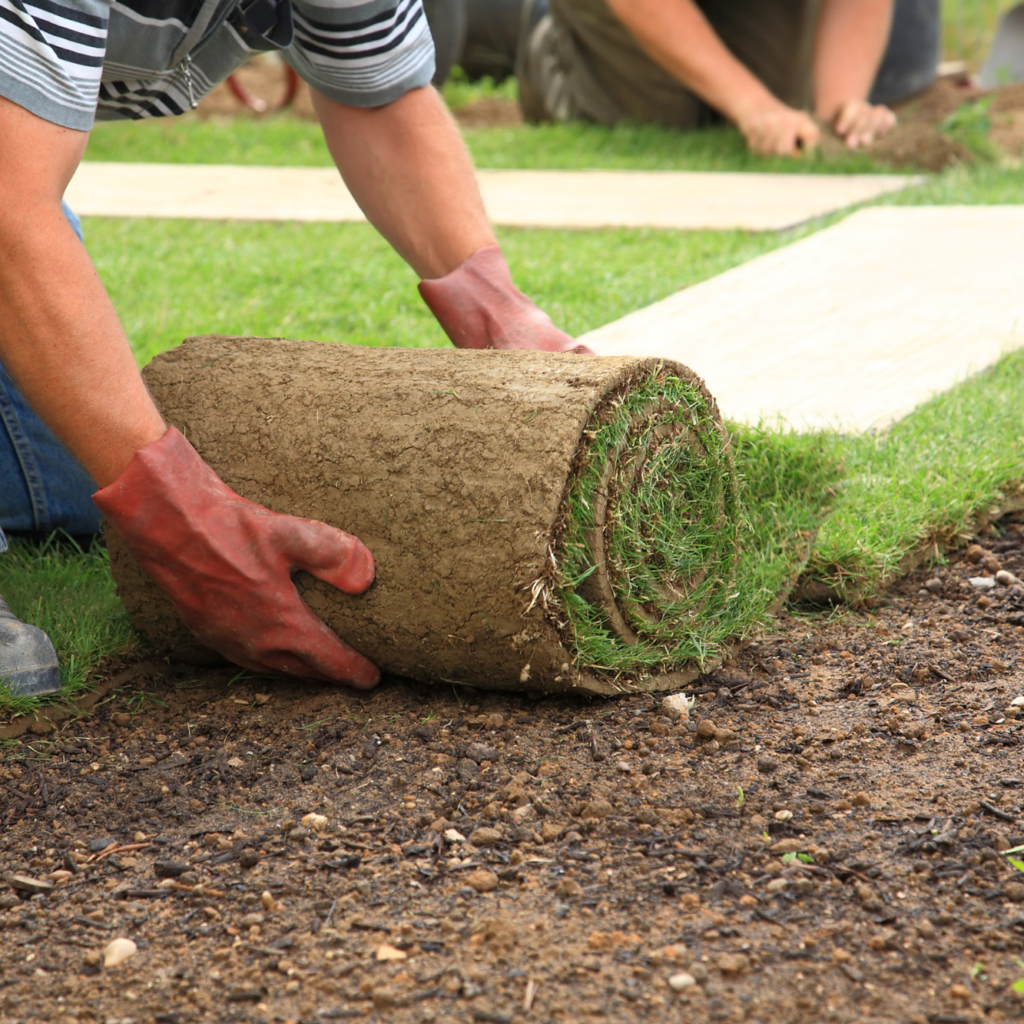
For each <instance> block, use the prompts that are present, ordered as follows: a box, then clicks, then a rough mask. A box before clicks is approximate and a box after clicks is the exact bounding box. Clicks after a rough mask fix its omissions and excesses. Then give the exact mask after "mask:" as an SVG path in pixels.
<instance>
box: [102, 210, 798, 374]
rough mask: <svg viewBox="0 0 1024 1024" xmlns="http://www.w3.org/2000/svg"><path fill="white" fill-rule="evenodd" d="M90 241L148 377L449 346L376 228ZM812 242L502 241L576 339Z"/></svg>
mask: <svg viewBox="0 0 1024 1024" xmlns="http://www.w3.org/2000/svg"><path fill="white" fill-rule="evenodd" d="M84 228H85V238H86V245H87V247H88V249H89V253H90V255H91V256H92V259H93V262H94V263H95V264H96V267H97V270H98V271H99V274H100V277H101V278H102V280H103V281H104V283H105V284H106V286H107V289H108V291H109V293H110V296H111V298H112V300H113V302H114V306H115V307H116V309H117V311H118V313H119V314H120V316H121V320H122V323H123V324H124V327H125V330H126V331H127V333H128V337H129V339H130V341H131V343H132V347H133V349H134V351H135V354H136V357H137V358H138V360H139V362H140V364H145V363H147V362H148V361H149V360H150V359H152V357H153V356H154V355H156V354H157V353H158V352H162V351H165V350H166V349H168V348H171V347H172V346H174V345H178V344H180V342H181V341H182V339H183V338H185V337H188V336H189V335H194V334H238V335H251V336H256V337H291V338H302V339H306V340H313V341H332V342H346V343H349V344H356V345H375V346H392V345H398V346H406V347H414V348H422V347H436V346H439V345H447V344H448V341H447V339H446V337H445V335H444V333H443V332H442V331H441V328H440V327H439V326H438V325H437V322H436V321H435V320H434V318H433V317H432V316H431V314H430V311H429V310H428V309H427V307H426V306H425V305H424V304H423V301H422V300H421V299H420V297H419V293H418V292H417V290H416V282H417V278H416V276H415V274H414V273H413V272H412V271H411V270H410V269H409V267H408V266H407V265H406V264H405V263H404V262H403V261H402V259H401V258H400V257H399V256H398V255H397V254H396V253H395V252H394V250H392V249H391V247H390V246H389V245H388V244H387V242H385V241H384V239H382V238H381V237H380V235H378V234H377V232H376V231H375V230H374V229H373V228H371V227H370V226H369V225H367V224H298V223H292V222H277V223H265V222H232V223H224V222H216V221H184V220H156V219H153V220H142V219H139V220H130V219H104V218H86V219H85V223H84ZM810 230H811V228H803V229H799V230H797V231H793V232H785V233H762V234H753V233H749V232H742V231H695V232H682V231H654V230H649V229H621V230H611V231H568V230H565V231H529V230H516V229H505V230H501V231H499V233H498V234H499V239H500V241H501V245H502V248H503V249H504V251H505V254H506V256H507V257H508V260H509V264H510V265H511V267H512V272H513V275H514V277H515V279H516V282H517V284H518V285H519V287H520V288H522V289H523V290H524V291H525V292H526V293H527V294H529V295H531V296H532V297H533V298H534V299H535V300H536V301H537V302H538V303H539V304H540V305H541V306H542V307H543V308H544V309H546V310H547V311H548V313H549V314H550V315H551V317H552V318H553V319H554V321H555V323H557V324H558V325H559V326H560V327H562V328H563V329H564V330H566V331H568V332H569V333H571V334H573V335H578V334H582V333H583V332H585V331H588V330H591V329H592V328H594V327H598V326H600V325H601V324H604V323H608V322H609V321H611V320H615V319H617V318H618V317H620V316H624V315H625V314H626V313H628V312H630V311H632V310H634V309H640V308H642V307H644V306H647V305H650V304H651V303H652V302H656V301H657V300H659V299H662V298H665V297H666V296H668V295H670V294H672V293H673V292H675V291H678V290H679V289H680V288H684V287H687V286H689V285H693V284H696V283H697V282H698V281H702V280H705V279H707V278H709V277H713V276H715V275H716V274H719V273H721V272H722V271H724V270H727V269H729V268H730V267H733V266H736V265H738V264H740V263H744V262H746V261H747V260H750V259H753V258H754V257H755V256H758V255H760V254H761V253H764V252H768V251H770V250H772V249H775V248H778V247H779V246H781V245H784V244H785V243H787V242H789V241H791V240H793V239H795V238H799V237H802V236H803V235H804V234H806V233H808V232H809V231H810Z"/></svg>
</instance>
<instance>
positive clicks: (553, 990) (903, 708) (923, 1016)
mask: <svg viewBox="0 0 1024 1024" xmlns="http://www.w3.org/2000/svg"><path fill="white" fill-rule="evenodd" d="M976 539H977V541H979V542H980V543H981V544H982V545H984V547H985V549H986V551H987V552H988V553H989V554H988V557H989V558H991V559H993V561H989V562H988V564H987V566H986V565H985V563H984V562H982V563H980V564H977V563H974V562H969V561H967V560H966V559H965V558H963V557H962V556H960V557H957V558H954V560H953V561H952V562H951V564H950V565H949V567H948V568H947V569H940V570H938V571H935V572H927V573H925V572H922V573H919V574H917V575H916V576H914V577H911V578H908V579H906V580H904V581H903V582H902V583H901V584H900V585H899V586H898V587H897V588H895V590H894V591H893V592H892V593H891V594H890V595H889V597H887V598H886V599H884V600H881V601H879V602H878V603H877V606H876V607H873V608H869V609H862V610H860V611H849V610H838V611H836V612H835V613H833V614H831V615H828V614H821V613H819V614H817V615H804V614H800V615H793V614H784V615H783V616H782V617H781V618H780V619H779V622H778V629H777V631H776V632H775V633H773V634H772V635H770V636H765V637H763V638H762V639H761V640H760V641H759V642H758V643H756V644H753V645H751V646H750V647H748V648H747V649H745V650H744V651H743V652H742V653H741V654H739V655H738V656H737V657H736V658H735V660H734V661H732V662H730V663H728V664H727V665H726V666H725V667H724V668H722V669H721V670H720V671H718V672H716V673H714V674H712V675H709V676H704V677H701V678H700V679H699V680H698V683H697V684H696V689H697V690H698V691H700V692H699V697H698V702H697V704H696V707H695V708H694V709H693V711H692V712H691V713H690V714H689V716H688V717H679V716H677V715H676V714H675V713H673V712H671V711H670V709H669V708H668V707H667V706H666V705H665V704H663V703H660V702H659V701H658V700H656V699H654V698H652V697H647V696H641V695H632V696H629V697H626V698H622V699H619V700H601V699H591V700H582V699H571V698H567V697H548V698H543V699H535V698H531V697H528V696H525V695H509V694H493V693H492V694H486V693H483V692H478V691H473V690H471V689H465V688H463V689H459V690H456V689H455V688H452V687H446V688H429V687H427V686H423V685H419V684H413V683H409V682H406V681H402V680H398V679H386V680H385V682H384V683H383V684H382V685H381V686H380V688H379V689H378V690H376V691H375V692H374V693H372V694H369V695H357V694H352V693H349V692H347V691H344V690H336V689H331V688H329V687H315V686H300V685H296V684H290V683H287V682H274V681H269V680H266V679H253V678H238V677H237V676H236V675H235V674H234V673H233V672H232V671H229V670H224V671H214V672H196V671H195V670H190V669H188V668H186V667H182V666H175V665H171V666H167V665H166V664H159V665H158V664H154V663H141V664H140V665H138V666H137V667H136V670H135V671H136V672H137V678H135V679H133V680H132V681H131V682H128V683H125V684H124V685H123V686H122V687H121V688H120V689H118V690H117V691H116V692H114V693H113V694H112V695H111V696H110V697H109V698H108V699H107V700H105V701H102V702H100V704H99V705H98V706H97V707H96V709H95V710H94V711H93V713H92V714H91V715H89V716H87V717H81V718H79V719H77V720H73V721H70V722H65V723H63V724H62V725H61V726H60V727H59V731H57V732H50V733H46V729H47V728H48V727H47V725H46V724H45V723H44V724H41V725H37V726H36V729H38V730H41V734H27V735H26V736H23V737H21V738H20V739H19V740H17V741H13V742H11V743H9V744H8V745H7V746H5V747H4V748H3V751H2V760H0V817H2V821H3V832H2V836H0V864H2V865H3V871H4V873H5V875H15V876H23V877H20V878H15V879H14V880H13V881H11V880H10V878H8V885H7V887H6V888H5V894H4V895H2V896H0V928H2V929H3V941H2V943H0V1020H3V1021H4V1022H12V1024H13V1022H28V1021H57V1022H61V1024H71V1022H79V1021H90V1022H91V1021H117V1022H124V1021H132V1022H143V1021H144V1022H151V1021H152V1022H158V1024H172V1022H182V1024H184V1022H190V1021H254V1022H255V1021H260V1022H262V1021H266V1022H271V1021H274V1022H276V1021H303V1022H308V1024H313V1022H316V1021H325V1020H339V1019H347V1018H356V1019H359V1018H363V1019H366V1020H379V1021H395V1022H401V1024H404V1022H431V1021H460V1022H461V1021H466V1022H469V1021H495V1022H496V1021H509V1022H511V1021H516V1022H523V1024H526V1022H531V1021H544V1022H547V1021H552V1022H569V1021H573V1022H575V1021H580V1020H589V1019H594V1020H610V1021H616V1022H618V1021H623V1022H629V1021H640V1020H669V1021H698V1022H703V1021H762V1022H768V1021H772V1022H773V1024H774V1022H790V1021H792V1022H797V1021H801V1022H803V1021H836V1022H867V1021H872V1022H876V1021H877V1022H890V1021H891V1022H896V1021H899V1022H904V1024H905V1022H911V1024H926V1022H928V1024H961V1022H962V1024H970V1022H982V1021H986V1022H989V1021H1010V1020H1017V1019H1019V1018H1020V1015H1021V1013H1022V1010H1024V1002H1022V998H1021V996H1019V995H1017V994H1015V993H1014V992H1013V991H1012V984H1013V983H1014V982H1015V981H1016V980H1017V979H1019V978H1021V977H1024V966H1021V965H1020V961H1021V960H1024V884H1022V883H1024V875H1022V874H1021V873H1020V872H1018V871H1016V870H1015V869H1014V868H1013V867H1012V865H1011V864H1010V863H1009V860H1008V858H1007V857H1006V856H1005V855H1004V851H1005V850H1007V849H1008V848H1011V847H1014V846H1017V845H1019V844H1021V843H1024V823H1022V819H1024V789H1022V775H1024V771H1022V756H1021V755H1022V751H1024V744H1022V737H1024V727H1022V725H1021V718H1020V717H1019V712H1018V708H1017V707H1016V706H1014V705H1013V704H1012V702H1013V700H1014V699H1015V698H1018V697H1019V696H1020V695H1021V693H1022V691H1024V665H1022V664H1021V662H1020V645H1021V640H1022V634H1024V626H1022V625H1021V623H1022V622H1024V618H1022V616H1024V588H1022V587H1020V586H1018V585H1008V586H1000V585H996V586H994V587H993V588H991V589H988V590H978V589H975V588H974V587H973V586H972V585H971V583H970V582H969V579H970V578H971V577H978V576H991V575H992V573H993V572H994V571H995V569H996V566H997V563H998V564H999V565H1000V566H1001V567H1002V568H1005V569H1008V570H1010V571H1012V572H1014V573H1016V574H1017V575H1024V530H1022V529H1021V526H1020V525H1019V520H1016V521H1014V520H1003V521H1002V522H1001V523H1000V524H997V526H996V527H995V528H990V530H989V532H988V533H987V535H985V536H981V537H978V538H976ZM975 554H976V555H977V554H978V552H975ZM925 584H927V588H926V587H925ZM309 815H319V816H322V817H312V818H311V817H308V816H309ZM463 837H465V838H463ZM792 854H797V856H796V857H793V856H791V855H792ZM115 938H127V939H131V940H132V941H133V942H134V943H135V944H136V946H137V952H136V953H135V954H134V955H133V956H132V957H130V958H129V959H127V960H126V961H124V962H123V963H121V964H120V965H119V966H116V967H110V968H104V967H103V966H102V964H101V960H102V956H103V952H104V950H105V948H106V947H107V946H108V944H109V943H110V942H111V941H112V940H114V939H115ZM673 986H675V987H673ZM526 1006H529V1009H526V1008H525V1007H526Z"/></svg>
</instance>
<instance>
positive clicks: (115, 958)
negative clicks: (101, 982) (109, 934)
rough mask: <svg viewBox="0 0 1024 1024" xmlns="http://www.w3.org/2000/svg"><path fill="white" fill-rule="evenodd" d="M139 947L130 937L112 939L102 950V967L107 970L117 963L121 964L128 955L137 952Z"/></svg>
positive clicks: (133, 954)
mask: <svg viewBox="0 0 1024 1024" xmlns="http://www.w3.org/2000/svg"><path fill="white" fill-rule="evenodd" d="M138 951H139V947H138V946H136V945H135V943H134V942H132V940H131V939H125V938H119V939H112V940H111V941H110V942H108V943H107V945H106V948H105V949H104V950H103V967H104V969H106V970H109V969H110V968H111V967H116V966H117V965H118V964H123V963H124V962H125V960H127V959H128V958H129V957H132V956H135V954H136V953H138Z"/></svg>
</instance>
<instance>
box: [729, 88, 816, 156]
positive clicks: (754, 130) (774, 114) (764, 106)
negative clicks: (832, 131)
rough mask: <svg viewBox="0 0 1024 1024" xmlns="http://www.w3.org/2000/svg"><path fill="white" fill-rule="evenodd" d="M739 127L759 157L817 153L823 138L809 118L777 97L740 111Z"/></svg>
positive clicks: (737, 121) (752, 150) (737, 122)
mask: <svg viewBox="0 0 1024 1024" xmlns="http://www.w3.org/2000/svg"><path fill="white" fill-rule="evenodd" d="M736 127H737V128H739V130H740V131H741V132H742V133H743V138H744V139H745V140H746V142H747V148H748V149H749V150H750V151H751V152H752V153H757V154H758V155H759V156H799V155H800V154H801V153H806V152H809V151H810V150H812V149H814V148H815V147H816V146H817V145H818V141H819V139H820V137H821V133H820V132H819V130H818V126H817V125H816V124H815V123H814V121H813V120H812V119H811V117H810V115H808V114H806V113H804V112H803V111H802V110H794V109H793V108H792V107H788V106H786V104H785V103H782V102H780V101H779V100H777V99H775V98H774V97H768V98H767V99H765V100H763V101H761V102H758V103H757V104H755V105H752V106H749V107H747V108H745V109H744V110H742V111H740V112H739V114H738V116H737V119H736Z"/></svg>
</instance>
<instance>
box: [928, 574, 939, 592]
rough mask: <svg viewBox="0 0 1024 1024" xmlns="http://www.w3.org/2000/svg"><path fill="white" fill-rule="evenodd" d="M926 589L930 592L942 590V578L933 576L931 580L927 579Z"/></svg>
mask: <svg viewBox="0 0 1024 1024" xmlns="http://www.w3.org/2000/svg"><path fill="white" fill-rule="evenodd" d="M924 589H925V590H927V591H928V592H929V593H932V594H938V593H941V591H942V580H940V579H939V578H938V577H936V576H933V577H932V578H931V579H930V580H926V581H925V585H924Z"/></svg>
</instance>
